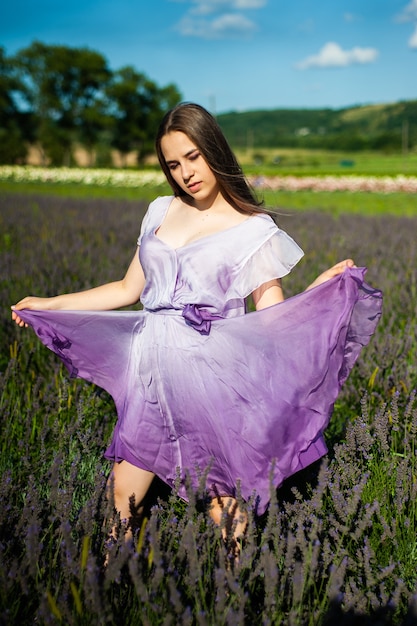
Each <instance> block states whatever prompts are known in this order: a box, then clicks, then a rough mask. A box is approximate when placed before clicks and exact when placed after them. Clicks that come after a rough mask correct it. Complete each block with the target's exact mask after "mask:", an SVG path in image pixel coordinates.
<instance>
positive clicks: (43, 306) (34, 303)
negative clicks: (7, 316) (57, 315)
mask: <svg viewBox="0 0 417 626" xmlns="http://www.w3.org/2000/svg"><path fill="white" fill-rule="evenodd" d="M52 300H53V298H37V297H36V296H27V297H26V298H23V299H22V300H19V302H18V303H17V304H14V305H13V306H12V320H13V321H14V322H16V324H17V325H18V326H20V327H22V328H23V326H24V327H26V328H27V326H28V325H27V324H26V322H24V321H23V320H22V318H21V317H20V315H19V313H18V311H22V310H23V309H32V310H38V311H47V310H48V309H51V308H53V307H52V306H51V305H52Z"/></svg>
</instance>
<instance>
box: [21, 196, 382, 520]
mask: <svg viewBox="0 0 417 626" xmlns="http://www.w3.org/2000/svg"><path fill="white" fill-rule="evenodd" d="M171 201H172V197H170V196H167V197H161V198H157V199H156V200H155V201H154V202H153V203H151V205H150V207H149V209H148V212H147V214H146V216H145V218H144V220H143V222H142V228H141V233H140V237H139V240H138V243H139V246H140V248H139V257H140V261H141V264H142V267H143V269H144V273H145V277H146V284H145V288H144V291H143V293H142V296H141V302H142V305H143V310H138V311H104V312H102V311H99V312H97V311H29V310H26V311H20V312H19V315H20V316H21V318H22V319H23V320H24V321H26V322H27V323H28V324H30V325H31V326H32V327H33V328H34V330H35V332H36V333H37V335H38V336H39V338H40V339H41V341H42V342H43V343H44V344H45V345H46V346H47V347H48V348H50V349H51V350H53V351H54V352H55V353H56V354H57V355H58V356H59V357H60V358H61V359H62V361H63V362H64V363H65V365H66V366H67V368H68V370H69V372H70V374H71V375H72V376H78V377H81V378H83V379H85V380H87V381H91V382H92V383H95V384H96V385H99V386H100V387H102V388H104V389H105V390H107V391H108V392H109V393H110V394H111V395H112V397H113V399H114V402H115V405H116V408H117V413H118V420H117V424H116V427H115V430H114V433H113V438H112V441H111V443H110V446H109V447H108V449H107V451H106V457H107V458H109V459H111V460H113V461H116V462H117V461H120V460H127V461H129V462H130V463H133V464H134V465H136V466H137V467H141V468H143V469H146V470H148V471H151V472H153V473H155V474H156V475H158V476H159V477H160V478H161V479H163V480H164V481H165V482H166V483H168V484H169V485H171V486H173V485H174V484H175V485H176V488H178V491H179V495H180V496H181V497H183V498H185V499H187V488H186V484H185V483H186V480H185V476H186V475H187V476H188V478H187V480H189V481H191V484H192V485H197V483H198V481H199V480H200V479H199V476H201V475H202V474H204V472H206V489H207V492H208V494H209V495H210V496H211V497H215V496H218V495H229V496H235V495H236V489H237V485H238V484H239V485H240V487H239V489H240V493H241V495H242V497H243V498H244V499H249V498H251V496H253V497H254V500H253V502H254V503H255V506H256V510H257V512H258V513H262V512H263V511H264V510H265V508H266V507H267V504H268V501H269V499H270V493H271V482H272V483H273V485H274V486H276V487H278V486H279V485H280V484H281V483H282V482H283V480H284V479H285V478H287V477H288V476H290V475H292V474H294V473H295V472H297V471H298V470H300V469H301V468H303V467H306V466H307V465H308V464H310V463H312V462H313V461H315V460H317V459H318V458H320V457H321V456H322V455H323V454H325V453H326V451H327V450H326V446H325V443H324V440H323V431H324V429H325V428H326V426H327V424H328V422H329V418H330V415H331V412H332V408H333V404H334V402H335V399H336V397H337V395H338V393H339V390H340V387H341V385H342V384H343V383H344V381H345V380H346V378H347V376H348V374H349V372H350V370H351V368H352V366H353V365H354V363H355V361H356V359H357V357H358V355H359V353H360V350H361V348H362V347H363V346H365V345H366V344H367V343H368V341H369V339H370V337H371V335H372V334H373V332H374V330H375V327H376V324H377V322H378V319H379V317H380V314H381V304H382V296H381V293H380V292H379V291H378V290H375V289H373V288H371V287H370V286H369V285H367V284H366V283H365V282H364V274H365V271H366V270H365V269H364V268H352V269H346V270H345V271H344V272H343V273H342V274H341V275H339V276H337V277H335V278H333V279H331V280H329V281H327V282H326V283H324V284H322V285H320V286H318V287H315V288H313V289H311V290H309V291H307V292H303V293H301V294H299V295H297V296H294V297H291V298H288V299H287V300H285V301H284V302H282V303H280V304H277V305H274V306H271V307H269V308H267V309H263V310H261V311H256V312H251V313H245V298H246V297H247V296H248V295H249V294H250V293H252V292H253V291H254V290H255V289H256V288H257V287H259V286H260V285H261V284H263V283H264V282H266V281H269V280H271V279H273V278H279V277H282V276H284V275H286V274H287V273H288V272H289V271H290V270H291V268H292V267H293V266H294V265H295V264H296V263H297V262H298V261H299V259H300V258H301V257H302V255H303V252H302V250H301V249H300V248H299V247H298V245H297V244H296V243H295V242H294V241H293V240H292V239H291V238H290V237H289V236H288V235H287V234H286V233H285V232H284V231H282V230H280V229H279V228H278V227H277V226H276V225H275V223H274V221H273V220H272V219H271V218H270V217H269V216H268V215H266V214H260V215H255V216H251V217H248V218H247V219H246V220H245V221H243V222H241V223H240V224H238V225H236V226H234V227H231V228H228V229H227V230H224V231H221V232H219V233H215V234H212V235H208V236H204V237H202V238H200V239H198V240H195V241H193V242H191V243H189V244H187V245H184V246H182V247H180V248H177V249H173V248H172V247H170V246H169V245H167V244H166V243H164V242H163V241H162V240H161V239H160V238H159V237H158V227H159V226H160V225H161V223H162V222H163V220H164V217H165V215H166V213H167V211H168V208H169V206H170V203H171Z"/></svg>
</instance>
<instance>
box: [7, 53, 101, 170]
mask: <svg viewBox="0 0 417 626" xmlns="http://www.w3.org/2000/svg"><path fill="white" fill-rule="evenodd" d="M14 61H15V65H16V67H17V68H18V69H19V70H20V73H21V79H22V80H24V81H25V82H26V87H27V90H28V102H29V104H30V106H31V107H32V111H33V114H34V115H35V117H36V119H37V133H36V139H37V140H38V142H39V143H40V145H41V146H42V148H43V150H44V151H45V153H46V156H47V157H49V159H50V160H51V161H52V162H53V163H56V164H59V163H61V164H62V163H64V164H66V165H69V164H70V162H71V151H72V147H73V144H74V142H75V141H76V140H77V139H79V140H81V141H82V142H83V143H85V144H86V145H87V147H88V148H89V149H90V150H92V149H93V147H94V145H95V143H96V142H97V141H98V138H99V135H100V132H101V131H102V129H103V128H104V127H105V126H106V123H107V121H108V118H107V117H106V115H105V109H104V98H103V90H104V88H105V86H106V84H107V82H108V81H109V79H110V77H111V72H110V70H109V68H108V66H107V61H106V59H105V58H104V57H103V56H102V55H101V54H100V53H98V52H95V51H93V50H89V49H88V48H70V47H67V46H56V45H46V44H43V43H40V42H34V43H32V44H31V45H30V46H29V47H28V48H25V49H23V50H21V51H19V52H18V53H17V55H16V56H15V59H14Z"/></svg>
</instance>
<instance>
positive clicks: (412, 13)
mask: <svg viewBox="0 0 417 626" xmlns="http://www.w3.org/2000/svg"><path fill="white" fill-rule="evenodd" d="M397 21H398V22H414V21H417V0H411V2H410V3H409V4H407V6H405V7H404V9H403V10H402V11H401V13H400V14H399V15H398V16H397Z"/></svg>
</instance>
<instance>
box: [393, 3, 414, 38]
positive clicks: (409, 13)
mask: <svg viewBox="0 0 417 626" xmlns="http://www.w3.org/2000/svg"><path fill="white" fill-rule="evenodd" d="M397 22H403V23H404V22H415V29H414V33H413V34H412V35H411V37H410V39H409V40H408V45H409V46H410V48H417V0H411V2H410V3H409V4H407V6H405V7H404V9H403V10H402V12H401V13H400V14H399V15H397Z"/></svg>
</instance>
